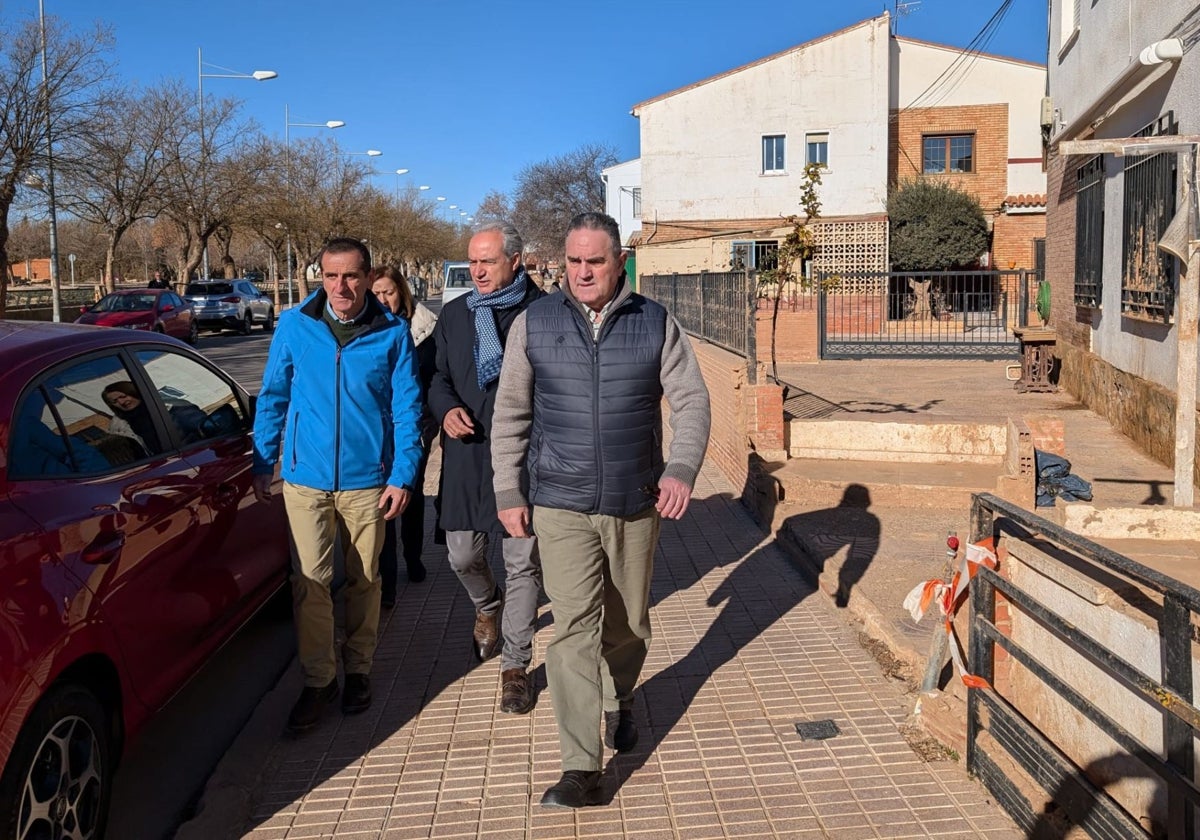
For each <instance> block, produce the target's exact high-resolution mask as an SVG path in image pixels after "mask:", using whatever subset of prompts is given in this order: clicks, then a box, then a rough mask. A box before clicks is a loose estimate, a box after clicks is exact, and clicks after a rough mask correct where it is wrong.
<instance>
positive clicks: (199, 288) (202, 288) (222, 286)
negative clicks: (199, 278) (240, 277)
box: [184, 283, 233, 296]
mask: <svg viewBox="0 0 1200 840" xmlns="http://www.w3.org/2000/svg"><path fill="white" fill-rule="evenodd" d="M232 292H233V284H232V283H188V287H187V291H186V292H184V294H185V295H194V296H200V295H228V294H231V293H232Z"/></svg>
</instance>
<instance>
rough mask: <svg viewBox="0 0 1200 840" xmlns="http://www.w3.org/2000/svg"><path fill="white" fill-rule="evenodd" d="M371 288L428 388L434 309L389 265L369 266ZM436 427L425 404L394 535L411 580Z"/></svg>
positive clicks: (419, 568)
mask: <svg viewBox="0 0 1200 840" xmlns="http://www.w3.org/2000/svg"><path fill="white" fill-rule="evenodd" d="M370 276H371V292H372V293H373V294H374V295H375V297H376V298H378V299H379V302H380V303H382V304H383V305H384V306H386V307H387V308H388V309H389V310H391V312H392V314H394V315H399V316H400V317H402V318H405V319H407V320H408V325H409V331H410V332H411V333H412V339H413V344H415V345H416V348H417V366H418V378H419V379H420V381H421V393H422V395H425V394H427V393H428V391H429V382H430V380H431V379H432V378H433V371H434V365H435V357H436V354H437V350H436V347H435V346H434V342H433V339H432V338H431V336H432V335H433V325H434V324H435V323H436V322H437V315H435V314H434V313H433V311H432V310H430V309H428V308H427V307H426V306H425V305H424V304H421V303H419V302H417V301H415V300H413V295H412V290H411V288H410V287H409V285H408V281H407V280H405V279H404V275H403V274H401V273H400V271H399V270H398V269H396V268H395V267H393V266H387V265H383V266H378V267H376V268H374V269H372V271H371V275H370ZM436 433H437V423H435V422H434V420H433V418H432V417H430V415H429V409H428V406H426V410H425V416H424V418H423V419H422V429H421V443H422V445H423V454H422V456H421V460H420V462H419V463H418V464H417V477H416V479H415V481H414V482H413V483H414V485H415V486H414V487H413V496H412V499H411V500H410V501H409V503H408V507H406V508H405V509H404V513H402V514H400V526H399V527H400V541H401V543H403V545H404V565H405V567H406V568H407V571H408V579H409V580H410V581H412V582H413V583H419V582H421V581H423V580H425V564H424V563H422V562H421V552H422V550H423V549H424V545H425V492H424V490H425V467H426V466H427V465H428V463H429V449H430V447H431V446H432V444H433V438H434V435H435V434H436ZM385 525H386V526H387V527H386V528H385V529H384V540H383V548H382V549H381V550H380V553H379V576H380V578H382V583H383V589H382V591H381V594H380V603H381V604H382V605H383V606H384V607H387V608H391V607H393V606H395V604H396V572H397V569H396V567H397V563H396V528H395V526H394V525H393V524H392V523H390V522H388V523H385Z"/></svg>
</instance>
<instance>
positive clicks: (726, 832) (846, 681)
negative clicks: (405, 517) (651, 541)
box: [242, 467, 1022, 840]
mask: <svg viewBox="0 0 1200 840" xmlns="http://www.w3.org/2000/svg"><path fill="white" fill-rule="evenodd" d="M494 548H495V547H494ZM496 555H497V552H496V551H495V550H494V551H493V562H494V563H497V562H498V557H497V556H496ZM426 566H427V568H429V570H430V573H429V577H428V578H427V580H426V581H425V582H424V583H422V584H414V585H407V586H405V587H404V588H403V589H402V591H401V593H400V598H399V601H398V603H397V605H396V607H395V608H394V609H392V610H391V611H389V612H388V613H386V614H385V615H384V620H383V626H382V629H381V638H380V645H379V650H378V654H377V657H376V663H375V669H374V674H373V677H372V680H373V686H374V693H375V702H374V704H373V705H372V707H371V708H370V709H369V710H368V711H367V712H365V713H363V714H360V715H355V716H346V717H343V716H342V715H341V714H340V711H339V710H338V709H337V708H336V707H335V708H332V709H331V710H330V712H329V713H328V714H327V717H326V718H325V719H324V720H323V721H322V722H321V724H320V725H319V726H318V728H317V729H316V730H315V731H313V732H311V733H309V734H308V735H306V736H304V737H288V736H285V735H282V734H281V737H280V739H279V741H278V742H277V744H276V745H275V747H274V748H273V750H272V752H271V755H270V756H269V758H268V762H267V767H266V768H265V770H264V773H263V777H262V783H261V786H260V787H259V789H258V790H257V791H256V799H255V801H254V802H253V803H252V805H251V808H250V810H249V814H250V816H249V818H248V822H247V823H246V825H245V826H244V829H243V835H242V836H244V837H246V838H252V840H295V839H296V838H302V837H339V838H343V837H344V838H355V839H356V838H387V840H418V838H420V839H421V840H429V838H474V839H475V840H483V839H484V838H486V840H494V838H500V839H501V840H506V839H507V838H512V840H558V839H559V838H562V840H568V838H589V840H601V839H602V838H647V840H650V838H653V839H654V840H658V839H659V838H686V840H704V838H742V837H746V838H777V840H815V838H837V840H852V838H860V837H861V838H882V837H958V836H962V837H967V836H970V837H989V838H995V840H1008V838H1018V837H1021V836H1022V835H1021V833H1020V832H1019V831H1018V830H1017V829H1016V827H1015V826H1014V824H1013V823H1012V822H1011V821H1010V820H1009V819H1008V817H1007V816H1005V815H1004V814H1003V813H1002V812H1001V811H1000V809H999V808H998V807H997V806H996V805H995V804H994V803H993V802H992V801H991V800H990V799H989V797H988V796H987V794H986V792H985V791H984V790H983V789H982V788H980V787H979V786H978V785H977V784H976V783H975V782H974V781H972V780H970V779H969V778H968V777H967V776H966V774H965V772H964V771H963V770H962V768H961V767H959V766H957V765H954V764H950V763H941V764H928V763H925V762H924V761H922V760H920V759H919V758H917V757H916V755H915V754H914V753H913V752H912V751H911V749H910V748H909V747H908V745H907V744H906V743H905V741H904V739H903V737H902V736H901V734H900V731H899V725H900V724H901V722H902V721H903V720H904V718H905V714H906V706H905V700H904V698H903V696H902V695H901V694H900V691H899V689H898V688H897V686H896V685H895V684H894V683H893V682H892V681H890V680H889V679H888V678H886V677H885V676H883V674H882V673H881V672H880V670H879V668H878V666H877V665H876V664H875V662H874V660H872V659H871V658H870V656H869V655H868V654H867V653H866V652H865V651H863V650H862V649H861V648H860V647H859V645H858V643H857V642H856V640H855V636H854V634H853V632H852V631H851V630H850V629H849V628H848V626H847V623H846V622H845V621H844V619H843V618H842V616H840V615H839V614H838V612H837V610H836V609H835V608H834V607H833V606H832V604H830V603H829V601H828V600H827V599H825V598H823V597H815V596H814V590H813V589H812V588H811V587H810V586H809V585H808V584H807V583H805V582H804V580H803V579H802V578H801V577H800V575H799V574H798V573H797V572H796V570H795V569H794V567H793V566H792V565H791V564H790V563H789V562H788V560H787V559H786V557H785V556H784V554H783V552H782V551H781V550H780V549H779V547H777V546H776V545H775V544H774V543H773V541H771V540H770V539H764V538H763V536H762V534H761V532H760V531H759V530H758V529H757V528H756V527H755V526H754V524H753V522H752V521H751V520H750V518H749V516H748V515H747V514H746V513H745V511H744V510H743V509H742V508H741V507H740V505H739V504H738V503H737V502H736V501H735V500H734V498H733V489H732V488H731V487H730V486H729V485H728V484H727V483H726V482H725V481H724V480H723V479H722V478H721V477H720V475H719V474H718V473H717V472H716V471H715V470H714V469H713V468H711V467H706V468H705V469H704V471H703V472H702V473H701V476H700V480H699V481H698V483H697V488H696V498H695V500H694V501H693V504H692V507H691V509H690V510H689V512H688V515H687V516H686V517H685V518H684V519H683V520H682V521H681V522H678V523H674V522H668V523H664V525H663V529H662V539H661V542H660V549H659V554H658V557H657V561H656V568H655V572H654V577H653V581H652V587H651V594H652V603H653V604H654V607H653V610H652V621H653V626H654V633H655V635H654V640H653V642H652V645H651V649H650V655H649V657H648V659H647V662H646V667H645V671H644V674H643V681H642V685H641V686H640V687H639V689H638V692H637V699H636V703H635V715H636V717H637V719H638V721H639V726H640V728H641V740H640V741H639V743H638V746H637V747H636V748H635V749H634V750H633V751H632V752H630V753H628V754H625V755H620V756H612V757H611V760H610V761H609V766H608V768H607V770H606V773H605V778H604V784H605V791H606V801H605V805H604V806H602V807H596V808H586V809H582V810H579V811H559V810H548V809H543V808H541V807H540V806H539V804H538V800H539V799H540V797H541V793H542V791H543V790H544V789H545V788H546V787H548V786H549V785H551V784H553V783H554V782H555V781H557V779H558V775H559V772H560V769H559V763H558V762H559V748H558V738H557V731H556V728H555V722H554V714H553V703H554V698H553V697H551V696H550V693H549V691H548V690H547V689H546V687H545V685H546V681H545V673H544V668H543V667H542V666H541V663H542V662H543V661H544V654H545V648H546V644H547V642H548V641H549V640H550V639H551V638H552V634H553V627H552V621H553V619H552V612H551V607H550V605H549V604H545V603H544V604H543V605H542V608H541V613H540V624H539V631H538V634H537V636H536V639H535V657H534V665H535V671H534V679H535V685H536V686H537V688H538V699H537V705H536V707H535V708H534V710H533V711H532V712H531V713H530V714H529V715H526V716H516V715H505V714H502V713H500V712H499V711H498V700H499V689H500V686H499V673H498V671H499V668H498V665H497V664H496V661H491V662H488V663H484V664H482V665H480V664H478V663H476V662H475V661H474V660H473V659H472V658H471V653H470V648H469V638H470V628H471V626H472V622H473V619H474V614H473V611H472V609H471V605H470V602H469V601H468V600H467V598H466V597H465V595H464V594H463V593H462V592H461V587H460V586H459V584H458V581H457V579H456V578H455V576H454V575H453V573H452V572H451V571H450V569H449V568H448V566H447V564H446V562H445V550H444V548H442V547H439V546H434V545H430V546H429V547H428V549H427V556H426ZM824 718H830V719H832V720H833V721H834V722H835V723H836V724H837V727H838V729H839V730H840V734H839V735H837V736H835V737H833V738H831V739H829V740H824V741H802V740H801V739H800V738H799V736H798V735H797V734H796V732H795V729H794V726H793V725H794V723H795V722H797V721H802V720H803V721H810V720H820V719H824ZM280 725H281V728H282V721H281V722H280ZM597 725H599V722H597Z"/></svg>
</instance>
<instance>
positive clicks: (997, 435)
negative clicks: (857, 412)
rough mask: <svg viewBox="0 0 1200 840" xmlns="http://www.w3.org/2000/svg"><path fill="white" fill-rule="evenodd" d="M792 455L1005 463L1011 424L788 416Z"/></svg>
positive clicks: (796, 456)
mask: <svg viewBox="0 0 1200 840" xmlns="http://www.w3.org/2000/svg"><path fill="white" fill-rule="evenodd" d="M785 434H786V439H785V444H786V446H787V450H788V455H789V457H792V458H819V459H846V460H871V461H883V460H886V461H905V462H910V463H945V464H953V463H961V464H1000V463H1002V461H1003V460H1004V455H1005V446H1006V441H1007V427H1006V426H1005V425H1004V424H1000V423H982V422H977V423H958V422H890V421H889V422H873V421H871V420H869V419H857V420H839V419H829V420H801V419H792V420H788V421H787V428H786V430H785Z"/></svg>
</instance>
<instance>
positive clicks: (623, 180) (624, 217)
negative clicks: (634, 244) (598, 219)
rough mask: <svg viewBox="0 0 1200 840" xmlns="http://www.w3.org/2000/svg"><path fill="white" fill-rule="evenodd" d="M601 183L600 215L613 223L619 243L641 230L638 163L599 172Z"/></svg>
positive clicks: (640, 189)
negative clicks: (619, 238) (619, 235)
mask: <svg viewBox="0 0 1200 840" xmlns="http://www.w3.org/2000/svg"><path fill="white" fill-rule="evenodd" d="M600 178H601V180H603V181H604V212H605V213H607V214H608V215H610V216H612V217H613V218H614V219H616V220H617V225H618V226H619V227H620V229H621V242H622V244H628V243H629V241H630V237H632V236H633V235H635V234H636V233H638V231H640V230H641V229H642V162H641V160H640V159H638V158H634V159H633V160H627V161H625V162H624V163H618V164H616V165H615V166H609V167H607V168H606V169H602V170H600Z"/></svg>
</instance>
